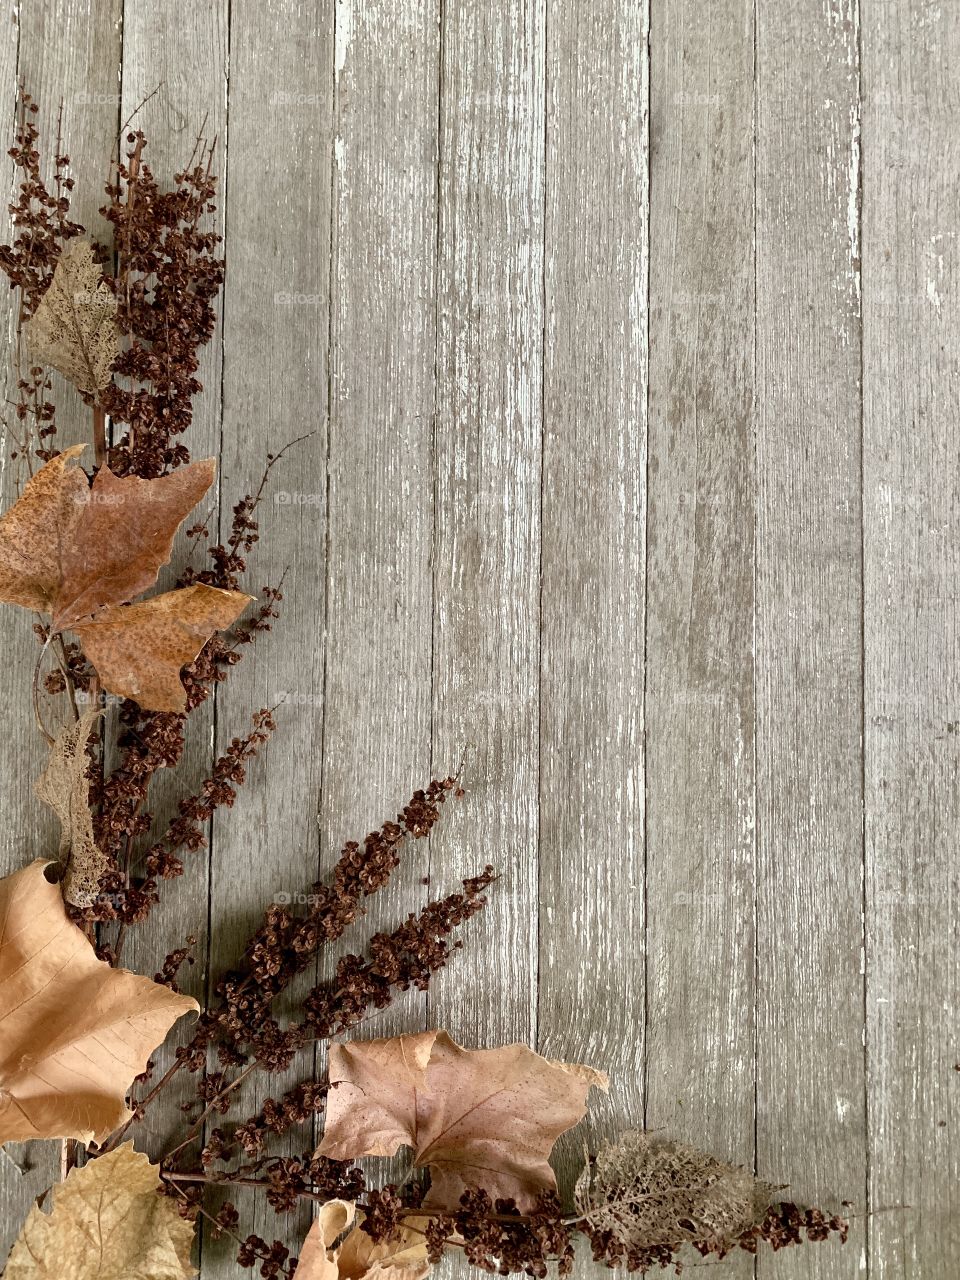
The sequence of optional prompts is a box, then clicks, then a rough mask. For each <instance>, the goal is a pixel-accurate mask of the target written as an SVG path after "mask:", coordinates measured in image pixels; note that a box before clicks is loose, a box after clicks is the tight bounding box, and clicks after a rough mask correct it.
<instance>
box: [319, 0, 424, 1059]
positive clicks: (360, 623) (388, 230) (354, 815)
mask: <svg viewBox="0 0 960 1280" xmlns="http://www.w3.org/2000/svg"><path fill="white" fill-rule="evenodd" d="M438 69H439V31H438V10H437V6H436V4H435V2H434V0H422V2H420V0H416V2H414V3H410V0H396V2H395V3H387V4H383V3H380V4H374V3H367V2H366V0H339V3H338V6H337V39H336V77H337V79H336V118H335V125H334V129H335V138H334V159H335V170H334V174H335V177H334V189H333V199H334V206H333V208H334V214H333V216H334V240H333V260H332V265H331V273H332V275H331V309H332V312H331V420H330V531H329V542H328V547H329V563H328V569H327V572H328V578H327V582H328V593H329V603H328V608H327V645H328V647H327V659H326V680H325V686H324V704H325V719H326V732H325V740H324V764H323V806H322V811H321V839H322V850H323V857H324V862H325V864H326V865H329V864H331V863H332V862H333V860H334V859H335V858H336V856H337V853H338V850H339V849H340V847H341V846H342V844H343V842H344V841H345V840H348V839H360V838H362V836H363V835H364V833H365V832H367V831H369V830H372V829H374V828H376V827H379V826H380V824H381V823H382V822H383V820H384V819H385V818H387V817H393V816H394V815H395V814H396V812H397V809H398V808H399V806H400V805H401V804H403V803H405V802H406V800H407V798H408V797H409V795H410V794H411V793H412V791H413V790H414V789H415V788H417V787H420V786H423V785H425V784H426V782H427V781H428V780H429V773H430V714H431V708H430V670H431V650H432V639H431V628H430V616H431V602H432V594H433V590H432V575H431V563H430V562H431V548H432V539H433V484H432V452H433V415H434V362H435V348H436V286H435V280H436V238H437V213H436V210H437V196H436V192H437V171H436V155H437V81H438ZM427 870H428V856H427V850H426V848H425V847H424V846H422V845H416V846H414V847H412V848H411V849H410V851H409V853H408V855H407V858H406V860H405V862H404V864H403V865H402V866H401V867H400V868H399V869H398V871H397V872H396V873H395V874H394V878H393V881H392V882H391V884H390V885H389V886H388V887H387V888H386V889H385V890H384V891H383V892H382V893H381V894H378V895H377V897H376V898H375V899H373V900H372V901H371V904H370V910H369V912H368V914H367V916H366V918H365V920H364V922H363V924H362V925H361V927H360V929H359V930H358V931H356V933H355V934H354V935H351V937H350V938H349V939H348V940H347V941H348V944H349V949H351V950H353V949H356V947H357V946H358V945H359V946H362V942H363V940H364V938H366V937H367V936H369V934H370V933H372V932H375V931H376V930H377V929H381V928H386V929H389V928H393V927H394V926H395V925H397V924H399V923H400V921H402V920H403V919H404V918H405V917H406V915H407V914H408V913H409V912H410V911H414V910H416V909H417V908H418V906H420V905H422V903H423V902H424V901H425V892H426V891H425V889H424V886H423V883H422V882H423V878H424V876H425V874H426V872H427ZM424 1012H425V1002H424V998H423V997H422V996H420V995H418V994H417V993H414V992H410V993H408V995H407V996H406V997H404V998H403V999H401V1000H400V1001H399V1002H398V1003H397V1004H396V1005H395V1006H394V1007H393V1008H392V1009H391V1011H390V1013H389V1014H388V1015H387V1016H385V1017H384V1018H378V1019H377V1020H376V1026H375V1027H372V1028H371V1029H370V1031H369V1034H370V1035H374V1034H376V1035H381V1034H383V1035H387V1034H391V1031H394V1030H399V1029H401V1028H402V1029H407V1030H409V1029H410V1028H411V1027H412V1026H416V1025H417V1024H418V1023H420V1024H422V1020H423V1017H424Z"/></svg>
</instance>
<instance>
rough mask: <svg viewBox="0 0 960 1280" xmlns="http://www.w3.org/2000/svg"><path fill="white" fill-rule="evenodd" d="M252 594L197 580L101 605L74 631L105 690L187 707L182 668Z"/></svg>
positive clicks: (152, 705) (144, 703) (152, 704)
mask: <svg viewBox="0 0 960 1280" xmlns="http://www.w3.org/2000/svg"><path fill="white" fill-rule="evenodd" d="M250 600H251V597H250V596H246V595H244V594H243V593H242V592H240V591H221V590H219V588H217V587H208V586H204V585H203V584H197V585H195V586H192V587H183V588H182V589H181V590H179V591H167V592H166V593H165V594H163V595H160V596H154V597H153V598H152V599H150V600H143V601H141V602H140V603H139V604H127V605H114V606H111V607H107V608H106V609H101V610H100V612H99V613H97V614H95V615H94V617H93V618H91V619H90V621H89V622H78V623H77V624H76V626H75V627H74V628H73V630H74V631H75V632H76V633H77V635H78V636H79V638H80V643H81V644H82V645H83V651H84V653H85V654H86V655H87V657H88V658H89V659H90V661H91V662H92V663H93V665H94V666H95V667H96V669H97V671H98V672H99V673H100V679H101V680H102V681H103V686H104V688H105V689H109V690H110V692H111V693H118V694H120V696H121V697H124V698H132V699H133V700H134V702H138V703H139V704H140V706H141V707H148V708H149V709H150V710H151V711H183V710H184V709H185V707H186V701H187V699H186V692H185V690H184V687H183V683H182V682H181V680H180V668H181V667H185V666H186V665H187V663H189V662H192V661H193V660H194V658H195V657H196V656H197V654H198V653H199V652H200V650H201V649H202V648H203V646H204V645H205V644H206V642H207V641H208V640H209V638H210V636H211V635H212V634H213V632H214V631H223V630H224V628H226V627H229V626H230V624H231V623H232V622H235V621H236V619H237V618H238V617H239V616H240V614H241V613H242V612H243V610H244V609H245V608H246V607H247V605H248V604H249V603H250Z"/></svg>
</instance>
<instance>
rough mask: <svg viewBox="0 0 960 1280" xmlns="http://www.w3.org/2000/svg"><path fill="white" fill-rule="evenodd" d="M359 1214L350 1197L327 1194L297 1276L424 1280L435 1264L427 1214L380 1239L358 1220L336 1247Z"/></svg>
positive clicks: (303, 1279)
mask: <svg viewBox="0 0 960 1280" xmlns="http://www.w3.org/2000/svg"><path fill="white" fill-rule="evenodd" d="M354 1216H355V1207H354V1205H352V1204H350V1203H349V1202H348V1201H346V1200H328V1201H327V1203H326V1204H325V1205H323V1206H322V1208H321V1209H320V1212H319V1214H318V1215H317V1217H316V1218H315V1219H314V1221H313V1225H312V1226H311V1228H310V1230H309V1231H308V1232H307V1238H306V1240H304V1242H303V1248H302V1250H301V1252H300V1261H299V1263H298V1264H297V1269H296V1271H295V1272H294V1280H424V1277H425V1276H426V1275H427V1273H428V1272H429V1270H430V1263H429V1262H428V1261H427V1244H426V1238H425V1236H424V1234H423V1226H424V1224H425V1222H426V1219H423V1218H414V1219H412V1221H411V1225H410V1226H409V1227H401V1228H400V1229H399V1230H398V1231H397V1232H396V1234H395V1235H393V1236H391V1238H390V1239H389V1240H384V1241H382V1242H381V1243H380V1244H375V1243H374V1241H373V1240H372V1239H371V1237H370V1236H368V1235H367V1233H366V1232H365V1231H364V1230H362V1228H361V1226H360V1223H358V1224H357V1226H355V1227H354V1228H353V1230H352V1231H351V1232H350V1233H349V1234H348V1235H347V1236H346V1238H345V1239H344V1240H343V1242H342V1243H341V1245H340V1246H339V1248H336V1249H335V1248H333V1245H334V1243H335V1241H336V1240H337V1239H338V1238H339V1237H340V1236H341V1235H343V1233H344V1231H346V1229H347V1228H348V1227H349V1226H351V1224H352V1223H353V1221H354ZM362 1221H363V1218H362V1215H361V1218H360V1222H362Z"/></svg>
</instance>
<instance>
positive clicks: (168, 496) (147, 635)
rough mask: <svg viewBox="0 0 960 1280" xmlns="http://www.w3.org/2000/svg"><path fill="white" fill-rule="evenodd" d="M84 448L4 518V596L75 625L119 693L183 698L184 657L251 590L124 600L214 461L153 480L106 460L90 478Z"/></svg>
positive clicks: (140, 698)
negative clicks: (118, 470) (80, 460)
mask: <svg viewBox="0 0 960 1280" xmlns="http://www.w3.org/2000/svg"><path fill="white" fill-rule="evenodd" d="M83 448H84V446H83V445H75V446H74V447H73V448H71V449H67V450H66V451H65V452H64V453H62V454H60V455H59V456H58V457H56V458H54V459H53V460H52V461H50V462H48V463H47V464H46V466H44V467H43V468H42V469H41V470H40V471H38V472H37V474H36V475H35V476H33V477H32V478H31V480H30V481H29V482H28V483H27V485H26V487H25V488H24V491H23V494H22V496H21V497H20V498H19V500H18V501H17V502H16V503H14V505H13V506H12V507H11V508H10V510H9V511H7V512H6V514H5V515H4V516H3V517H2V518H0V601H6V602H7V603H9V604H18V605H22V606H23V607H24V608H26V609H33V610H36V611H38V612H40V613H49V614H50V615H51V629H52V631H53V632H59V631H63V630H65V629H68V628H69V629H70V630H73V631H75V632H76V633H77V635H78V636H79V637H80V639H81V643H83V644H84V646H85V648H87V654H88V657H89V658H90V660H91V662H92V663H93V665H94V666H95V667H96V668H97V671H98V673H99V675H100V679H101V682H102V683H103V686H104V688H106V689H108V690H109V691H110V692H111V693H117V694H120V695H121V696H123V697H132V698H134V699H136V701H137V702H139V703H140V705H141V706H142V707H144V708H146V709H147V710H150V711H179V710H182V709H183V706H184V701H185V699H184V692H183V689H182V687H181V686H180V681H179V678H178V672H179V670H180V668H181V667H182V666H183V665H184V664H185V663H187V662H190V661H192V660H193V658H195V657H196V655H197V654H198V653H199V651H200V649H201V648H202V647H203V645H204V644H205V643H206V641H207V640H208V639H209V637H210V636H211V635H212V634H213V632H214V631H216V630H218V629H220V628H222V627H224V626H229V625H230V623H231V622H233V621H234V620H235V619H236V618H237V617H238V616H239V614H240V613H241V612H242V611H243V609H245V608H246V606H247V605H248V604H249V603H250V599H251V597H250V596H246V595H244V594H243V593H242V592H239V591H219V590H217V589H216V588H215V587H187V588H184V589H182V590H179V591H168V592H166V593H165V594H163V595H160V596H156V597H155V598H154V599H152V600H149V601H147V602H144V603H141V604H138V605H136V606H132V607H130V608H127V609H120V608H118V607H117V606H119V605H123V604H125V603H126V602H127V601H128V600H131V599H132V598H133V597H134V596H136V595H139V594H140V593H141V592H142V591H145V590H147V588H148V587H151V586H153V584H154V583H155V582H156V580H157V574H158V573H159V571H160V568H161V566H162V565H164V564H165V563H166V562H167V561H168V560H169V559H170V554H171V551H172V549H173V539H174V536H175V534H176V531H177V529H178V528H179V526H180V524H181V523H182V521H183V519H184V518H185V516H186V515H187V514H188V513H189V512H190V511H191V510H192V509H193V508H194V507H195V506H196V504H197V503H198V502H199V501H200V499H201V498H202V497H203V495H204V494H205V493H206V491H207V490H208V489H209V487H210V485H211V484H212V482H213V476H214V466H215V464H214V461H213V459H212V458H208V459H206V460H205V461H202V462H192V463H190V464H189V465H188V466H185V467H180V468H179V469H178V470H177V471H174V472H172V473H171V474H170V475H167V476H159V477H158V478H157V479H154V480H143V479H141V478H140V477H139V476H115V475H114V474H113V472H112V471H111V470H110V469H109V467H106V466H104V467H101V468H100V469H99V471H98V472H97V475H96V477H95V479H94V481H93V484H92V485H89V484H88V483H87V477H86V475H85V474H84V472H83V471H82V470H81V469H80V467H78V466H72V465H70V464H71V462H72V461H73V460H74V459H75V458H76V457H77V455H78V454H80V453H82V452H83ZM137 690H139V692H136V691H137Z"/></svg>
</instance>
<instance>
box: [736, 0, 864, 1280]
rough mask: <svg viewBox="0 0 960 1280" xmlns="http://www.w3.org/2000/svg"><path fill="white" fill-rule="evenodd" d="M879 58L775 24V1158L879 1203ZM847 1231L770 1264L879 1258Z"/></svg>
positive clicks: (768, 331)
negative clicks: (875, 359) (871, 183)
mask: <svg viewBox="0 0 960 1280" xmlns="http://www.w3.org/2000/svg"><path fill="white" fill-rule="evenodd" d="M859 113H860V102H859V66H858V31H857V11H856V6H855V5H854V4H848V3H842V4H830V5H827V6H825V7H824V8H823V9H822V10H819V11H818V12H817V13H816V14H811V11H810V8H809V6H807V5H800V4H798V5H793V4H791V5H766V4H761V5H760V7H759V9H758V27H757V139H756V182H757V190H756V202H757V206H756V207H757V214H756V217H757V418H756V432H757V437H756V439H757V553H756V554H757V588H756V590H757V621H756V680H757V800H758V805H757V808H758V846H757V851H758V860H757V887H758V895H757V973H758V993H757V994H758V1002H757V1014H758V1028H757V1035H758V1065H757V1167H758V1170H759V1172H760V1174H761V1175H762V1176H764V1177H769V1178H771V1179H772V1180H777V1181H783V1182H786V1183H789V1185H790V1194H791V1195H792V1196H794V1197H798V1198H800V1199H801V1200H803V1201H804V1202H805V1203H819V1204H822V1205H823V1206H824V1207H826V1208H835V1207H836V1208H839V1202H840V1201H841V1200H843V1199H846V1200H849V1201H851V1202H852V1204H853V1207H854V1210H855V1212H857V1213H861V1214H862V1210H863V1200H864V1187H865V1178H866V1147H865V1125H864V1057H863V1054H864V1049H863V972H862V945H863V939H862V905H863V831H862V777H861V770H862V759H861V730H862V706H861V695H862V656H861V618H862V584H861V559H860V557H861V521H860V499H861V483H860V389H859V378H860V305H859V287H860V285H859V271H860V261H859V127H860V114H859ZM863 1238H864V1221H863V1218H862V1216H861V1217H858V1218H855V1219H854V1220H853V1223H852V1225H851V1239H850V1242H849V1243H848V1244H847V1245H846V1246H845V1247H841V1246H840V1245H839V1244H836V1243H833V1244H830V1245H827V1246H825V1247H823V1248H821V1249H818V1250H815V1251H813V1252H812V1253H808V1254H806V1255H802V1254H801V1251H799V1250H798V1251H796V1253H795V1254H794V1255H793V1256H790V1253H789V1251H788V1252H786V1253H783V1254H780V1255H773V1256H769V1255H764V1256H762V1257H761V1258H760V1259H759V1262H758V1268H757V1271H758V1275H759V1276H762V1277H772V1276H776V1277H777V1278H778V1280H781V1278H785V1277H800V1276H803V1277H814V1276H816V1277H829V1278H830V1280H839V1278H840V1277H844V1278H848V1277H849V1278H850V1280H852V1278H853V1277H856V1276H859V1275H861V1274H862V1271H861V1261H862V1248H863Z"/></svg>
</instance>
